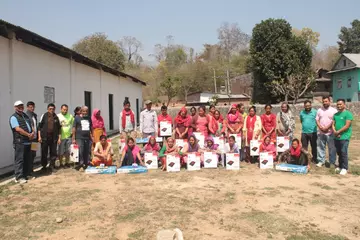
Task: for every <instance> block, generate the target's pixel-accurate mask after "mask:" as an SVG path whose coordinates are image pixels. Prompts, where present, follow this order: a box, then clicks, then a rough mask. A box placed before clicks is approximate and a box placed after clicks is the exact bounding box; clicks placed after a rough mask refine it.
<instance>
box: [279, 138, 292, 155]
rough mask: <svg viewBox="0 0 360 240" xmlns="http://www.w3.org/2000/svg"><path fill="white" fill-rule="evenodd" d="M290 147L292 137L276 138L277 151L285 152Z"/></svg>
mask: <svg viewBox="0 0 360 240" xmlns="http://www.w3.org/2000/svg"><path fill="white" fill-rule="evenodd" d="M289 147H290V139H289V137H287V136H286V137H277V138H276V151H277V152H285V151H286V150H289Z"/></svg>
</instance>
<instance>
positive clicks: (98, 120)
mask: <svg viewBox="0 0 360 240" xmlns="http://www.w3.org/2000/svg"><path fill="white" fill-rule="evenodd" d="M98 112H100V110H99V109H97V108H96V109H94V111H93V113H92V115H91V122H92V126H93V128H102V129H105V124H104V119H103V118H102V116H101V115H100V116H98V117H97V116H96V114H97V113H98Z"/></svg>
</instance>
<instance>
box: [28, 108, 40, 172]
mask: <svg viewBox="0 0 360 240" xmlns="http://www.w3.org/2000/svg"><path fill="white" fill-rule="evenodd" d="M26 108H27V110H26V112H25V113H26V115H27V116H28V117H29V119H30V121H31V123H32V127H33V128H34V134H35V135H34V138H33V140H31V143H32V145H33V144H35V146H36V148H35V147H33V146H31V159H30V162H29V173H28V179H30V178H34V177H33V170H34V159H35V157H36V150H37V145H38V136H37V135H38V132H37V127H38V120H37V114H36V113H35V112H34V111H35V103H34V102H32V101H29V102H27V104H26Z"/></svg>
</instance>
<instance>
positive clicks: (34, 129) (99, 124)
mask: <svg viewBox="0 0 360 240" xmlns="http://www.w3.org/2000/svg"><path fill="white" fill-rule="evenodd" d="M26 107H27V109H26V111H24V103H23V102H22V101H16V102H15V103H14V108H15V113H14V114H13V115H12V116H11V117H10V120H9V121H10V128H11V130H12V132H13V146H14V149H15V160H14V161H15V164H14V166H15V181H16V182H19V183H26V182H27V180H30V179H33V178H35V177H34V174H33V164H34V159H35V157H36V152H37V146H38V145H40V146H41V165H42V169H41V171H42V172H43V173H48V172H52V171H53V170H54V168H55V167H56V165H58V166H57V167H64V168H67V167H69V164H70V161H69V160H70V146H71V145H72V144H73V145H74V146H77V147H78V149H79V164H78V165H77V169H79V170H81V169H84V168H86V166H88V165H89V164H92V165H95V166H97V165H100V164H101V163H107V164H111V163H112V156H113V155H114V152H113V149H112V146H111V142H109V141H107V137H106V130H105V124H104V120H103V118H102V117H101V112H100V110H98V109H95V110H94V111H93V114H92V116H91V117H90V116H88V107H86V106H83V107H76V108H75V110H74V115H72V114H70V113H69V112H68V109H69V107H68V106H67V105H66V104H63V105H62V106H61V108H60V113H58V114H56V113H55V110H56V108H55V105H54V104H48V106H47V112H45V113H44V114H42V115H41V117H40V118H38V115H37V114H36V113H35V103H34V102H31V101H29V102H28V103H27V104H26ZM91 149H93V151H92V152H91ZM48 156H50V162H48ZM91 156H93V157H92V159H91V161H90V158H91ZM56 161H58V164H56Z"/></svg>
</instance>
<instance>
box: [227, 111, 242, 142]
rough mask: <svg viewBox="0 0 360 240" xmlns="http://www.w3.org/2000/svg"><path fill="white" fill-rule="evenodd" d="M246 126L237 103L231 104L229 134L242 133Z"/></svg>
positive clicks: (228, 118)
mask: <svg viewBox="0 0 360 240" xmlns="http://www.w3.org/2000/svg"><path fill="white" fill-rule="evenodd" d="M243 126H244V119H243V117H242V115H241V114H240V112H239V111H238V110H237V105H236V104H233V105H231V108H230V109H229V112H228V114H227V128H228V135H229V134H238V133H240V134H241V133H242V128H243Z"/></svg>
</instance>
